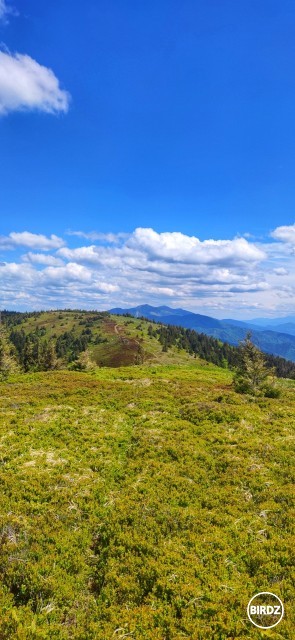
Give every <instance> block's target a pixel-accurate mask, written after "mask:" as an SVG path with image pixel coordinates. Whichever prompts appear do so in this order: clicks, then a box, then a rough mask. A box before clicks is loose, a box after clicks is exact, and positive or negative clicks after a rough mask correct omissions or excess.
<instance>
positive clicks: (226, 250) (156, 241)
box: [127, 228, 265, 264]
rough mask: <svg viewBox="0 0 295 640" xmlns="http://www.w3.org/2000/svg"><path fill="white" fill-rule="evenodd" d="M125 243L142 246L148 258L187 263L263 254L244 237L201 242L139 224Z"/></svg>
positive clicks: (251, 258) (250, 259)
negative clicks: (142, 226)
mask: <svg viewBox="0 0 295 640" xmlns="http://www.w3.org/2000/svg"><path fill="white" fill-rule="evenodd" d="M127 245H128V246H130V247H131V248H132V247H134V248H137V249H139V250H143V251H144V252H146V253H147V254H148V255H149V257H150V259H151V260H154V259H157V258H161V259H164V260H168V261H171V262H184V263H191V264H222V263H226V264H231V263H233V264H237V263H245V262H254V261H260V260H262V259H263V258H264V257H265V254H264V252H263V251H262V250H261V249H259V248H258V247H256V246H255V245H254V244H250V243H249V242H248V241H247V240H246V239H245V238H234V239H233V240H204V241H203V242H201V241H200V240H199V239H198V238H196V237H194V236H187V235H184V234H183V233H180V232H172V233H171V232H166V233H157V232H156V231H154V230H153V229H142V228H138V229H136V230H135V231H134V233H133V234H132V236H131V238H130V239H129V241H128V243H127Z"/></svg>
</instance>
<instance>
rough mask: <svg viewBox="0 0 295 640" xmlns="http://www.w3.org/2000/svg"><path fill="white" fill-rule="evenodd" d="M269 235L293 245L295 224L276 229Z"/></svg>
mask: <svg viewBox="0 0 295 640" xmlns="http://www.w3.org/2000/svg"><path fill="white" fill-rule="evenodd" d="M270 235H271V237H272V238H275V239H276V240H281V241H283V242H288V243H290V244H295V224H291V225H285V226H282V227H277V228H276V229H274V231H272V232H271V234H270Z"/></svg>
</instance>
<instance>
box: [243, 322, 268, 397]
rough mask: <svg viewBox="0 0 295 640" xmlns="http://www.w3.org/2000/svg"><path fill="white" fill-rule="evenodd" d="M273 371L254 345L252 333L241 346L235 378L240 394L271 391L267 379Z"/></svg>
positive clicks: (256, 393)
mask: <svg viewBox="0 0 295 640" xmlns="http://www.w3.org/2000/svg"><path fill="white" fill-rule="evenodd" d="M271 375H273V371H272V370H271V369H269V368H267V367H266V365H265V357H264V354H263V353H262V352H261V351H260V349H258V347H256V346H255V344H253V342H252V340H251V333H247V335H246V338H245V339H244V340H243V341H242V342H240V345H239V364H238V368H237V371H236V373H235V376H234V386H235V389H236V391H238V392H239V393H250V394H252V395H258V394H259V393H261V392H262V393H263V391H267V390H269V389H270V387H271V384H270V383H269V382H268V381H267V379H268V378H269V377H270V376H271Z"/></svg>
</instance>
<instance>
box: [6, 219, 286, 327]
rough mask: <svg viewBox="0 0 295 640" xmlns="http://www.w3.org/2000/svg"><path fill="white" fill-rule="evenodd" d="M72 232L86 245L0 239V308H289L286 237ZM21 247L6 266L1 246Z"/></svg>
mask: <svg viewBox="0 0 295 640" xmlns="http://www.w3.org/2000/svg"><path fill="white" fill-rule="evenodd" d="M73 233H74V235H75V236H76V237H78V235H77V234H79V235H80V236H81V237H84V235H85V239H86V240H90V239H92V243H91V244H88V243H86V242H85V245H86V246H83V244H84V243H81V246H79V247H76V248H75V246H71V239H70V238H69V245H70V246H64V245H65V242H64V240H63V238H60V237H58V236H56V235H53V234H52V235H51V236H48V237H47V236H45V235H43V234H33V233H31V232H29V231H26V232H22V233H16V232H12V233H10V234H9V235H8V236H5V237H2V239H0V249H1V256H0V259H1V261H2V260H3V261H5V262H6V263H5V264H4V265H1V262H0V275H1V278H0V283H1V284H0V289H1V291H0V295H1V301H2V305H4V306H6V307H7V308H11V307H14V308H15V305H17V306H18V308H20V307H21V308H54V307H56V308H64V307H77V306H78V307H85V308H101V309H107V308H110V307H113V306H123V307H124V306H125V307H128V306H135V305H136V304H141V303H143V302H149V303H150V304H154V305H157V304H163V303H165V302H168V304H169V305H171V306H182V307H184V308H187V309H190V310H192V311H198V312H199V313H207V314H208V315H210V314H211V315H214V314H215V311H216V312H218V314H219V317H220V316H221V317H229V315H230V314H232V313H233V314H234V315H235V314H236V313H240V315H241V316H242V317H243V315H244V311H243V310H246V311H247V310H248V313H249V314H252V313H253V315H254V312H255V311H257V313H258V312H259V313H260V315H261V312H262V311H263V313H264V312H265V311H266V310H269V311H270V313H271V310H273V312H275V311H276V310H279V311H280V313H283V311H284V310H285V311H286V312H288V311H291V310H292V299H293V297H294V276H293V274H294V272H295V257H294V255H292V247H291V246H290V244H288V243H286V242H282V241H280V242H274V241H272V242H268V243H265V244H262V243H260V244H259V245H257V243H255V242H254V240H253V239H252V240H246V239H245V238H241V237H239V238H233V239H232V240H212V239H208V240H207V239H206V240H204V241H200V240H199V239H198V238H196V237H195V236H188V235H185V234H183V233H180V232H174V233H172V232H166V233H157V232H156V231H154V230H153V229H142V228H139V229H135V230H134V232H133V233H131V234H126V235H125V234H124V235H123V234H120V238H119V242H114V239H115V238H117V234H100V233H99V232H94V234H95V236H96V237H97V240H98V242H97V243H95V240H94V234H93V236H92V234H88V233H86V232H85V234H84V232H73ZM83 234H84V235H83ZM69 235H71V234H69ZM90 235H91V238H90ZM101 240H103V242H101ZM73 244H74V245H75V244H76V241H75V243H73ZM23 246H26V247H27V248H28V252H27V253H26V254H24V255H22V256H21V257H20V259H19V258H18V259H17V260H15V262H12V263H9V262H8V261H7V256H8V255H9V254H8V251H7V255H6V253H5V250H6V249H14V250H19V248H20V247H23ZM43 252H48V253H43ZM17 255H18V254H17ZM18 262H20V264H18ZM278 276H284V278H283V279H282V278H281V277H280V278H278ZM282 281H283V284H284V286H282V285H281V282H282ZM20 294H21V296H22V297H20ZM288 307H289V308H288ZM239 310H240V311H239ZM244 317H246V316H245V315H244ZM248 317H251V315H250V316H248Z"/></svg>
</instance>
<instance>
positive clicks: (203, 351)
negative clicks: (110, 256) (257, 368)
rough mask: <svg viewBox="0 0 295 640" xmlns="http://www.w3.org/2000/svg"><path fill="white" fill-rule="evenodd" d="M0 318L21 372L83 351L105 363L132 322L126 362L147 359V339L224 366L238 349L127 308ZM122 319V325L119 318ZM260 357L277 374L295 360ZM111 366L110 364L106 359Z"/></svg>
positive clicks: (73, 358) (72, 359)
mask: <svg viewBox="0 0 295 640" xmlns="http://www.w3.org/2000/svg"><path fill="white" fill-rule="evenodd" d="M1 318H2V327H4V328H5V333H6V338H7V341H8V344H9V346H10V355H11V356H13V357H14V358H15V360H16V362H17V364H18V366H19V367H20V369H21V370H22V371H24V372H28V371H48V370H52V369H62V368H65V367H70V368H75V366H76V365H77V366H78V365H79V358H81V354H83V353H84V354H85V352H87V354H89V357H91V358H92V359H93V363H94V364H97V365H102V364H108V362H107V361H106V362H104V360H102V355H104V353H107V352H108V350H109V349H110V348H111V346H112V345H111V341H112V339H113V338H114V337H115V338H116V339H117V341H118V345H117V347H118V348H119V349H120V350H121V351H124V350H125V351H126V349H127V346H128V343H129V346H130V345H131V340H130V339H129V338H128V337H127V336H129V333H128V331H129V325H132V323H133V328H134V331H136V333H134V335H133V349H134V352H133V354H132V359H131V361H130V362H128V364H129V363H131V364H141V363H142V362H143V361H144V362H149V361H150V362H151V363H152V362H153V356H152V353H151V344H152V341H155V340H156V341H157V342H158V343H159V345H160V346H161V352H162V354H165V353H167V352H169V351H170V350H171V349H175V350H176V351H178V352H185V353H187V354H188V355H189V356H191V357H199V358H202V359H203V360H205V361H207V362H210V363H213V364H215V365H217V366H220V367H223V368H230V369H234V368H235V367H236V366H237V365H238V360H239V349H238V348H237V347H234V346H232V345H230V344H228V343H226V342H222V341H221V340H218V339H216V338H212V337H210V336H207V335H206V334H204V333H198V332H196V331H195V330H193V329H185V328H184V327H181V326H173V325H165V324H162V323H158V322H157V323H156V322H154V321H151V320H147V319H145V318H144V317H142V318H140V319H138V318H137V319H135V318H132V316H130V314H126V315H125V316H111V315H110V314H109V313H108V312H98V311H91V312H89V311H83V310H68V309H65V310H63V311H48V312H31V313H21V312H11V311H3V312H2V314H1ZM122 321H123V322H124V323H125V324H124V325H120V324H119V323H120V322H121V323H122ZM116 323H118V324H116ZM110 327H112V328H113V329H114V332H116V334H118V333H120V332H119V331H118V327H119V328H120V330H122V332H123V333H120V340H118V335H116V336H114V335H113V336H111V337H110ZM131 328H132V327H131ZM114 332H113V333H114ZM124 336H126V338H125V340H124ZM98 345H99V346H100V349H99V350H98V349H97V347H98ZM126 345H127V346H126ZM98 354H99V355H98ZM130 357H131V356H130ZM265 363H266V365H267V366H268V367H269V368H272V369H274V370H275V373H276V375H277V376H278V377H283V378H295V363H293V362H291V361H288V360H285V359H284V358H281V357H279V356H273V355H270V354H265ZM111 366H116V364H115V365H114V363H113V362H112V364H111Z"/></svg>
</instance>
